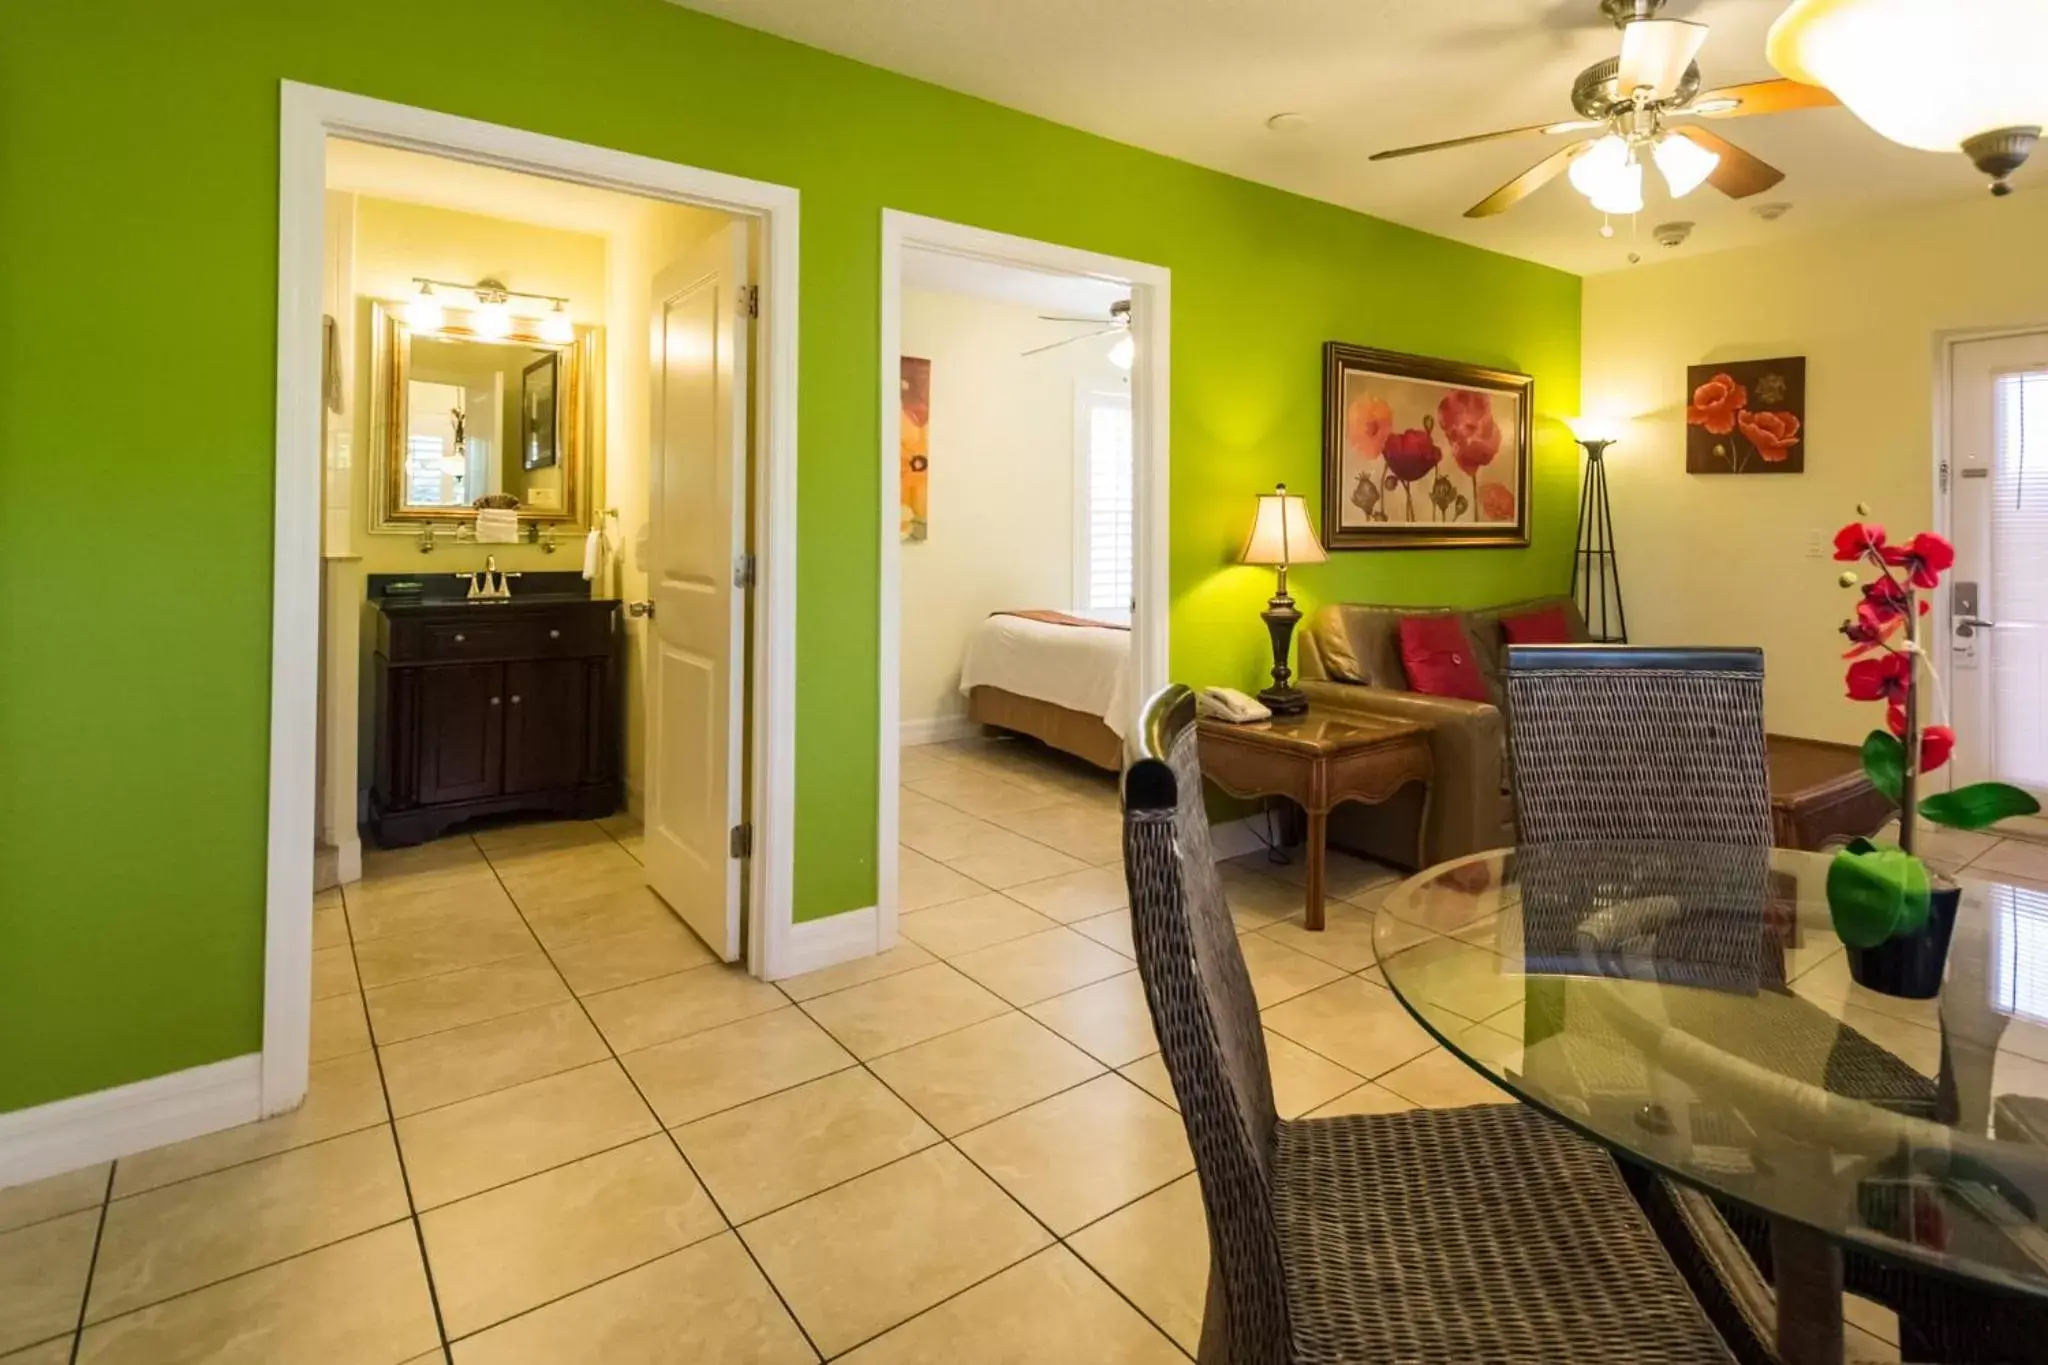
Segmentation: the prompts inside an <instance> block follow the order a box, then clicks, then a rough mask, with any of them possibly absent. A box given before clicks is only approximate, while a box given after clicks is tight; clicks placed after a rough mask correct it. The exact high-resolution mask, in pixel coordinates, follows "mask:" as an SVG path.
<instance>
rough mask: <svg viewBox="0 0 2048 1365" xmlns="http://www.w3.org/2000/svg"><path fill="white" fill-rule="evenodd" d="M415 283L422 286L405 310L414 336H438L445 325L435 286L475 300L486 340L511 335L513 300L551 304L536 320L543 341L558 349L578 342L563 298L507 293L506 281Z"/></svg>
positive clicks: (418, 278) (423, 278) (419, 280)
mask: <svg viewBox="0 0 2048 1365" xmlns="http://www.w3.org/2000/svg"><path fill="white" fill-rule="evenodd" d="M412 282H413V283H414V284H416V285H418V286H419V292H418V293H416V294H414V295H413V296H412V298H411V300H410V301H409V302H407V304H406V306H405V316H406V322H407V324H408V325H409V326H411V328H412V329H413V330H414V331H415V332H438V331H440V330H441V328H442V325H443V323H444V322H445V321H446V315H445V314H444V313H443V312H442V310H441V301H440V300H439V299H438V298H436V297H434V286H436V285H439V286H440V287H441V288H443V289H460V290H464V291H465V292H467V293H470V294H473V295H475V296H476V301H477V319H478V321H477V331H478V332H479V333H480V334H481V335H482V336H484V337H486V338H488V339H490V340H493V341H501V340H503V339H504V338H506V337H508V336H510V335H511V334H512V313H511V310H510V309H508V308H507V307H506V306H505V305H506V304H508V303H510V302H511V301H512V300H513V299H515V298H519V299H538V300H539V301H540V302H542V303H551V304H553V305H554V307H552V308H550V309H548V311H547V313H546V315H545V316H543V317H540V318H537V319H535V320H534V322H535V325H534V332H535V333H536V334H537V335H538V336H539V337H540V339H541V340H542V341H545V342H549V343H551V344H553V345H557V346H566V345H568V344H569V343H570V342H572V341H574V340H575V339H576V326H575V324H574V323H573V322H571V321H570V319H569V300H568V298H567V297H566V296H564V295H561V294H536V293H534V292H533V291H532V290H529V289H507V288H506V287H505V282H504V281H503V280H494V279H489V278H485V279H481V280H478V281H477V282H476V283H475V284H462V283H460V282H458V281H455V280H431V279H428V278H427V277H426V276H424V275H415V276H413V277H412Z"/></svg>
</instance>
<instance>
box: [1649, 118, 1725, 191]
mask: <svg viewBox="0 0 2048 1365" xmlns="http://www.w3.org/2000/svg"><path fill="white" fill-rule="evenodd" d="M1652 155H1653V156H1655V157H1656V158H1657V169H1658V170H1660V171H1662V172H1663V173H1664V183H1665V184H1666V185H1669V186H1670V187H1671V197H1672V198H1673V199H1683V198H1685V196H1687V195H1688V194H1691V193H1692V192H1693V191H1694V190H1696V189H1698V188H1699V187H1700V185H1701V184H1702V183H1703V182H1704V181H1705V180H1706V178H1707V177H1708V176H1710V175H1712V174H1713V173H1714V167H1716V166H1718V165H1720V164H1721V154H1720V153H1719V152H1710V151H1708V150H1707V149H1706V148H1705V147H1702V146H1700V144H1699V143H1697V142H1694V141H1693V140H1692V139H1691V138H1689V137H1683V136H1680V135H1679V134H1677V133H1666V134H1665V135H1664V136H1663V137H1661V138H1659V139H1657V148H1656V150H1655V151H1654V152H1653V153H1652Z"/></svg>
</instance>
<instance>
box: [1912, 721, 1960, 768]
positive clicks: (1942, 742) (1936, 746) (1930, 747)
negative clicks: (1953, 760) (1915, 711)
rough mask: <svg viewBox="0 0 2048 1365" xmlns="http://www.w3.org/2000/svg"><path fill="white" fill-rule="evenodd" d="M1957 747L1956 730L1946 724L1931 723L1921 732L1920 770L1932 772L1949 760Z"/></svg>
mask: <svg viewBox="0 0 2048 1365" xmlns="http://www.w3.org/2000/svg"><path fill="white" fill-rule="evenodd" d="M1955 747H1956V732H1955V731H1954V730H1951V729H1949V727H1948V726H1946V725H1930V726H1928V727H1927V728H1926V729H1925V730H1922V731H1921V732H1920V771H1921V772H1923V773H1931V772H1933V771H1934V770H1935V769H1936V768H1939V767H1940V766H1941V765H1942V764H1944V763H1946V762H1948V756H1949V754H1951V753H1952V752H1954V750H1955Z"/></svg>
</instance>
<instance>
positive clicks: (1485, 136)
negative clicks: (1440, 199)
mask: <svg viewBox="0 0 2048 1365" xmlns="http://www.w3.org/2000/svg"><path fill="white" fill-rule="evenodd" d="M1606 126H1607V125H1606V124H1604V123H1600V122H1598V121H1596V120H1594V119H1584V118H1575V119H1566V120H1565V121H1564V122H1562V123H1532V124H1530V125H1529V126H1528V127H1526V128H1503V129H1502V130H1501V131H1500V132H1497V133H1475V134H1473V135H1472V136H1471V137H1454V138H1449V139H1447V140H1445V141H1443V142H1425V143H1422V144H1420V145H1419V146H1415V147H1396V148H1394V149H1393V150H1391V151H1385V152H1374V153H1373V154H1372V155H1371V156H1370V157H1369V158H1367V159H1368V160H1371V161H1391V160H1392V159H1394V158H1395V157H1400V156H1420V155H1421V154H1422V153H1424V152H1441V151H1443V150H1445V149H1446V148H1449V147H1470V146H1472V145H1473V144H1474V143H1477V142H1498V141H1500V140H1501V139H1503V138H1511V137H1540V136H1542V135H1544V134H1550V135H1553V136H1556V135H1561V134H1564V133H1583V132H1586V131H1588V130H1590V129H1593V128H1604V127H1606Z"/></svg>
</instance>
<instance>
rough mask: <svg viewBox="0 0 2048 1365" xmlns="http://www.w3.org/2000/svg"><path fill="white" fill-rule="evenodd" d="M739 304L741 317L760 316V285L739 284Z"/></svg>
mask: <svg viewBox="0 0 2048 1365" xmlns="http://www.w3.org/2000/svg"><path fill="white" fill-rule="evenodd" d="M739 304H740V316H741V317H743V318H757V317H760V316H761V286H760V285H758V284H743V285H741V286H740V294H739Z"/></svg>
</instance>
